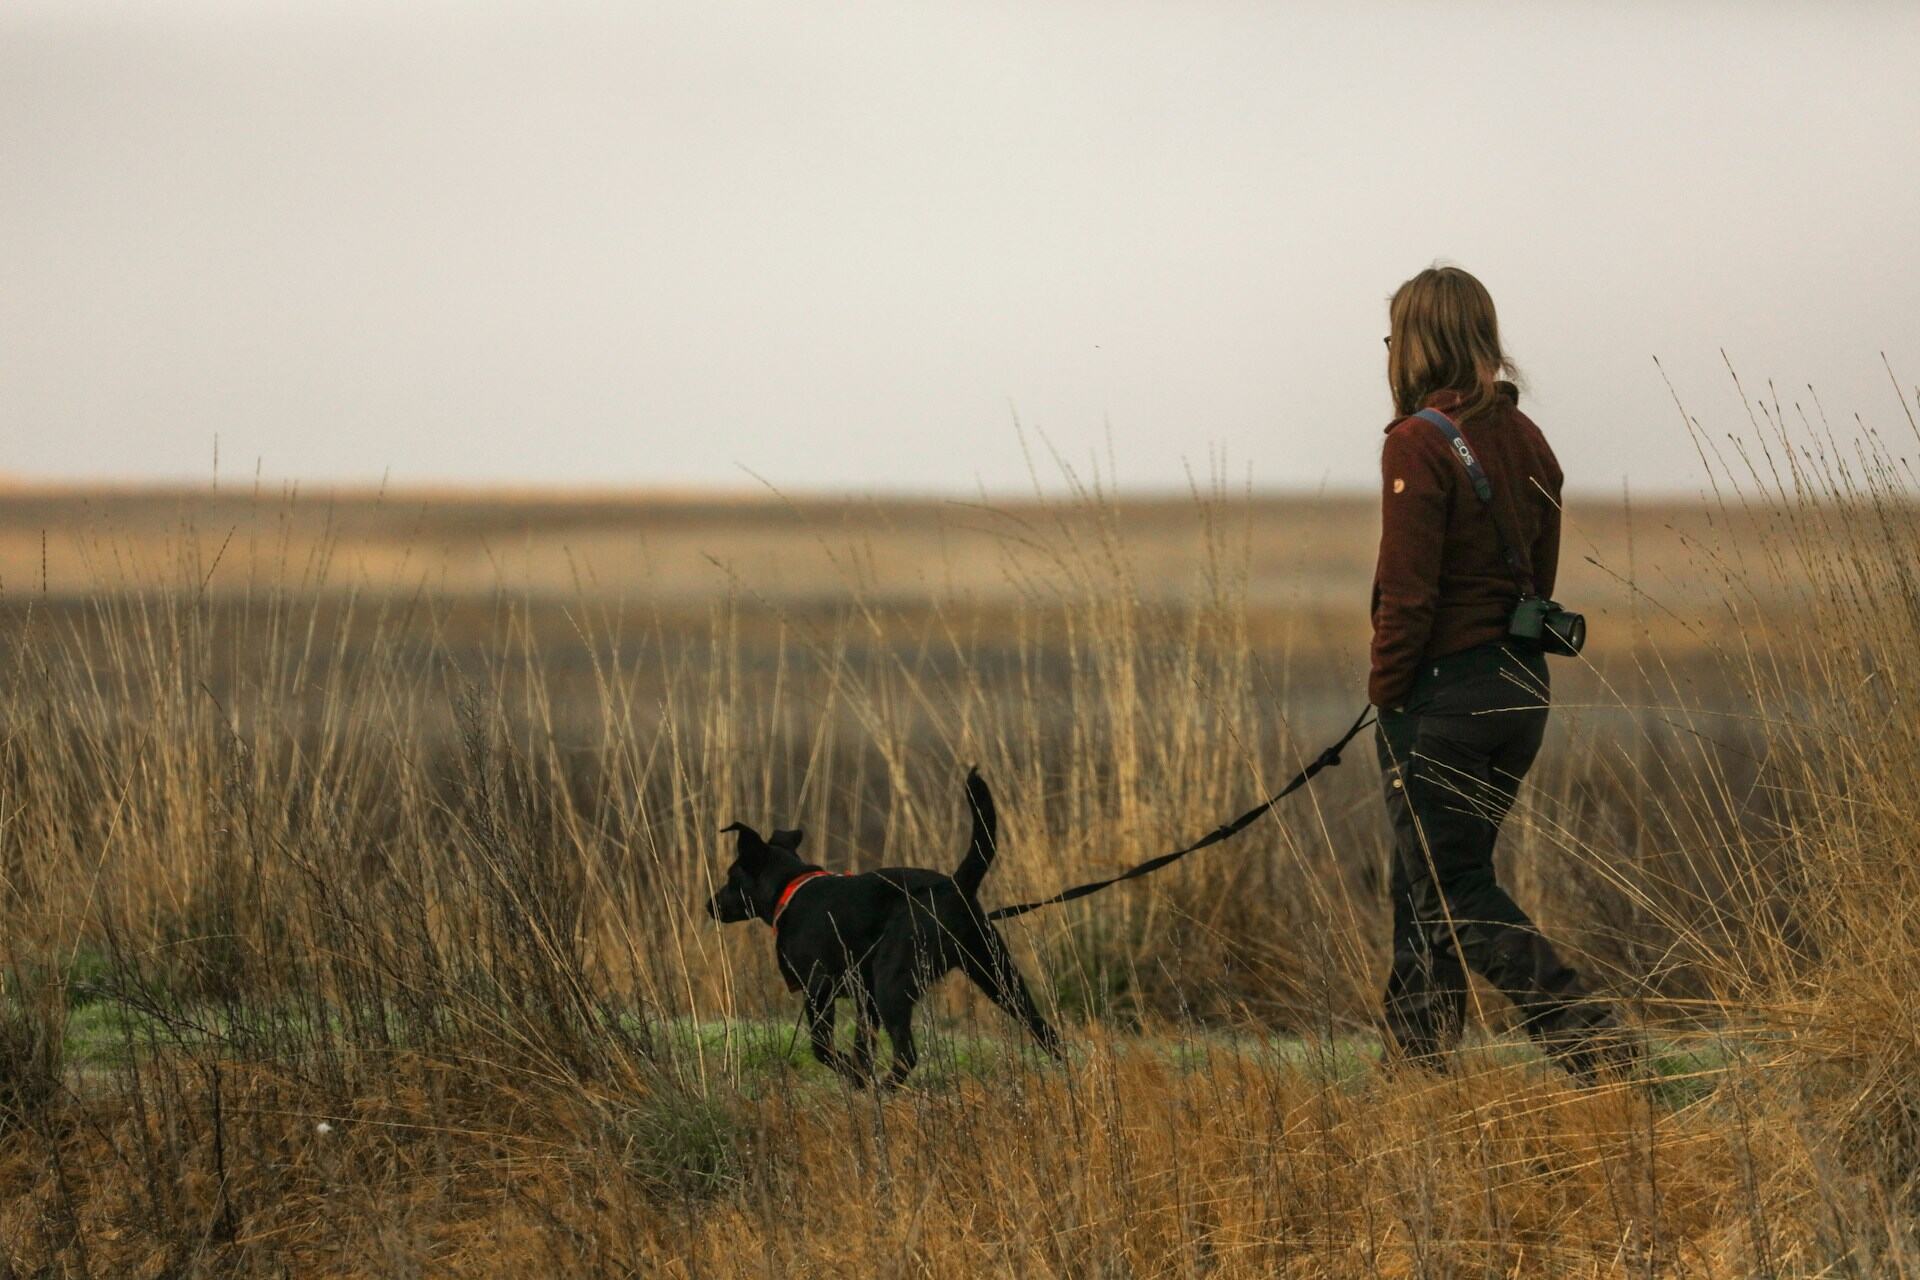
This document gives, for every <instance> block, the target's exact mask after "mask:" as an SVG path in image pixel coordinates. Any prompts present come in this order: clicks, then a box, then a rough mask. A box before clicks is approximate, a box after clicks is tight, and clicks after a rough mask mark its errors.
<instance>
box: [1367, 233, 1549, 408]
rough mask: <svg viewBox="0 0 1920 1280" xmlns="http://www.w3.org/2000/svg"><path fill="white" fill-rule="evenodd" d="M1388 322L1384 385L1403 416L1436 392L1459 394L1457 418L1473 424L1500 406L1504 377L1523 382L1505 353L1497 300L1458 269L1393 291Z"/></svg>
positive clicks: (1434, 270) (1429, 273)
mask: <svg viewBox="0 0 1920 1280" xmlns="http://www.w3.org/2000/svg"><path fill="white" fill-rule="evenodd" d="M1387 321H1388V325H1389V328H1390V333H1389V335H1388V342H1387V385H1388V386H1389V387H1390V388H1392V390H1393V407H1394V409H1395V411H1396V412H1398V413H1399V414H1401V415H1402V416H1403V417H1404V416H1405V415H1407V414H1410V413H1418V412H1419V411H1420V409H1421V407H1422V404H1423V403H1424V401H1425V400H1426V398H1427V397H1428V396H1430V395H1432V394H1433V393H1434V392H1436V391H1458V392H1459V393H1460V394H1461V395H1463V396H1464V397H1466V398H1465V399H1464V400H1462V401H1461V403H1460V407H1459V409H1458V411H1457V413H1456V416H1457V417H1460V418H1471V417H1473V416H1474V415H1475V414H1477V413H1481V412H1484V411H1485V410H1487V409H1490V408H1492V407H1493V405H1494V403H1495V402H1496V401H1497V400H1498V398H1499V392H1498V391H1497V390H1496V389H1495V383H1497V382H1498V381H1499V379H1500V376H1501V375H1502V374H1507V375H1509V376H1511V377H1518V371H1517V370H1515V368H1514V366H1513V361H1511V360H1509V359H1508V358H1507V354H1506V352H1504V351H1502V350H1501V349H1500V322H1499V319H1498V318H1497V317H1496V316H1495V315H1494V311H1493V296H1492V295H1491V294H1489V293H1488V292H1487V289H1486V286H1485V285H1483V284H1481V283H1480V282H1479V281H1478V280H1476V279H1474V278H1473V276H1472V275H1470V274H1469V273H1467V272H1465V271H1462V270H1461V269H1460V268H1459V267H1428V268H1427V269H1426V270H1425V271H1422V272H1421V273H1420V274H1419V275H1417V276H1415V277H1414V278H1413V279H1411V280H1409V281H1407V282H1406V283H1405V284H1403V285H1401V286H1400V287H1399V288H1398V289H1395V290H1394V291H1393V300H1392V301H1391V302H1390V303H1388V304H1387Z"/></svg>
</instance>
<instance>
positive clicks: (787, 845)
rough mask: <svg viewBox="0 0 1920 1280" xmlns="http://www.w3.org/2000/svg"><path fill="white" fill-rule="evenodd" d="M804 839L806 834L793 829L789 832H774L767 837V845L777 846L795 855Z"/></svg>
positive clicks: (798, 829) (796, 828)
mask: <svg viewBox="0 0 1920 1280" xmlns="http://www.w3.org/2000/svg"><path fill="white" fill-rule="evenodd" d="M806 838H807V833H806V832H804V831H802V830H800V828H798V827H795V828H794V829H793V830H791V831H776V832H774V833H773V834H772V835H771V836H769V837H767V843H768V844H777V845H779V846H780V847H781V848H782V849H785V850H786V851H787V852H788V853H797V852H799V849H800V842H801V841H802V840H805V839H806Z"/></svg>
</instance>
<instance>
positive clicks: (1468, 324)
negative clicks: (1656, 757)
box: [1368, 267, 1613, 1075]
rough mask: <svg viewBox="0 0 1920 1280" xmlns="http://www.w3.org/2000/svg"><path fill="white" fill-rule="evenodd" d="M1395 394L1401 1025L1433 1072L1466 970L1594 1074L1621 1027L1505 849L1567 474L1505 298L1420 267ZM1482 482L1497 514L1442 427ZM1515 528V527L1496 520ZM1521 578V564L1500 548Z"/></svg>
mask: <svg viewBox="0 0 1920 1280" xmlns="http://www.w3.org/2000/svg"><path fill="white" fill-rule="evenodd" d="M1388 315H1389V321H1390V325H1391V330H1392V331H1391V333H1389V335H1388V337H1387V383H1388V385H1389V386H1390V387H1391V388H1392V391H1393V401H1394V408H1395V410H1396V411H1397V414H1398V416H1397V417H1396V418H1395V420H1394V422H1393V423H1392V424H1391V425H1389V426H1388V428H1387V442H1386V447H1385V449H1384V451H1383V452H1382V454H1381V471H1382V480H1383V489H1382V494H1381V503H1382V519H1381V531H1380V560H1379V566H1378V568H1377V569H1376V571H1375V574H1374V583H1373V669H1372V674H1371V677H1370V679H1369V682H1368V698H1369V700H1370V701H1371V702H1372V703H1373V704H1374V705H1375V706H1376V707H1378V708H1379V716H1380V724H1379V729H1378V731H1377V733H1376V742H1377V746H1378V750H1379V755H1380V768H1381V772H1382V774H1383V775H1384V779H1385V784H1386V798H1387V811H1388V814H1389V815H1390V817H1391V818H1392V821H1393V831H1394V845H1395V850H1394V855H1395V856H1394V866H1393V876H1392V893H1393V968H1392V971H1391V972H1390V974H1389V975H1388V978H1387V990H1386V1019H1387V1028H1388V1030H1389V1032H1390V1033H1391V1035H1392V1037H1393V1040H1394V1042H1395V1044H1396V1045H1397V1047H1398V1048H1399V1050H1400V1051H1401V1053H1402V1054H1404V1055H1405V1056H1406V1057H1407V1058H1408V1059H1410V1060H1412V1061H1414V1062H1418V1063H1422V1064H1436V1063H1437V1062H1438V1061H1439V1060H1440V1055H1442V1054H1443V1053H1444V1052H1445V1051H1446V1050H1448V1049H1450V1048H1451V1047H1452V1046H1453V1044H1454V1042H1455V1041H1457V1040H1458V1038H1459V1035H1460V1030H1461V1025H1462V1023H1463V1021H1464V1019H1465V1015H1466V1006H1467V977H1466V970H1465V968H1463V962H1464V965H1465V966H1466V967H1470V968H1472V969H1473V970H1474V971H1475V972H1476V973H1478V974H1480V975H1481V976H1482V977H1484V978H1486V979H1487V980H1488V981H1489V982H1491V983H1492V984H1493V985H1494V986H1496V987H1498V988H1499V989H1500V990H1501V991H1502V992H1503V993H1505V994H1506V996H1507V997H1508V998H1509V999H1510V1000H1512V1001H1513V1002H1514V1004H1515V1005H1517V1006H1518V1007H1519V1009H1520V1012H1521V1016H1522V1020H1523V1022H1524V1024H1525V1026H1526V1028H1527V1031H1528V1032H1529V1033H1530V1034H1531V1035H1533V1036H1534V1037H1535V1038H1536V1039H1537V1040H1538V1041H1540V1043H1541V1044H1542V1046H1543V1047H1545V1048H1546V1049H1547V1050H1548V1051H1549V1052H1551V1053H1553V1054H1554V1055H1555V1056H1556V1057H1558V1058H1560V1059H1561V1060H1562V1061H1563V1062H1565V1063H1566V1064H1567V1065H1568V1066H1569V1067H1571V1068H1573V1069H1574V1070H1576V1071H1578V1072H1580V1073H1581V1074H1583V1075H1591V1074H1592V1073H1593V1072H1594V1071H1595V1070H1596V1069H1597V1068H1598V1067H1599V1066H1600V1065H1601V1064H1602V1060H1603V1055H1604V1054H1605V1053H1606V1052H1607V1047H1606V1041H1607V1040H1608V1039H1610V1037H1607V1036H1605V1035H1604V1034H1603V1033H1604V1032H1606V1031H1607V1030H1608V1029H1609V1028H1611V1027H1612V1025H1613V1019H1612V1015H1611V1013H1610V1012H1609V1011H1608V1009H1607V1008H1606V1006H1604V1005H1602V1004H1598V1003H1596V1002H1594V1001H1591V1000H1588V999H1584V998H1583V996H1584V991H1583V988H1582V984H1581V982H1580V980H1579V977H1578V975H1576V974H1575V973H1574V971H1573V970H1572V969H1571V968H1569V967H1568V966H1567V965H1566V964H1565V963H1563V962H1562V961H1561V959H1560V957H1559V956H1558V955H1557V954H1556V953H1555V952H1554V949H1553V947H1552V946H1551V945H1549V944H1548V942H1547V940H1546V939H1545V938H1543V937H1542V936H1541V935H1540V933H1539V931H1538V930H1537V929H1535V928H1534V925H1533V922H1532V921H1531V920H1529V919H1528V918H1527V915H1526V913H1525V912H1523V911H1522V910H1521V909H1520V908H1519V907H1518V906H1517V905H1516V904H1515V903H1514V901H1513V899H1512V898H1510V897H1509V896H1507V893H1506V890H1504V889H1503V888H1501V886H1500V884H1499V882H1498V881H1497V880H1496V878H1495V876H1494V869H1493V847H1494V841H1495V840H1496V839H1497V838H1498V836H1499V832H1500V822H1501V820H1502V819H1503V818H1505V817H1506V814H1507V811H1508V810H1509V809H1510V808H1512V806H1513V800H1514V795H1515V793H1516V792H1517V791H1518V789H1519V786H1520V780H1521V779H1522V778H1523V777H1525V776H1526V772H1527V769H1528V768H1529V767H1530V766H1531V765H1532V764H1533V760H1534V756H1535V755H1536V754H1537V753H1538V752H1539V750H1540V739H1541V736H1542V734H1543V733H1544V732H1545V729H1546V725H1547V706H1548V681H1547V660H1546V657H1545V655H1544V654H1542V653H1541V651H1540V649H1539V647H1538V646H1537V645H1534V644H1532V643H1529V642H1526V641H1513V640H1510V639H1509V638H1508V636H1507V624H1508V620H1509V618H1510V617H1511V615H1512V613H1513V607H1514V604H1515V602H1516V600H1517V599H1518V598H1519V595H1520V592H1521V587H1520V585H1518V583H1517V578H1516V574H1517V571H1519V570H1521V569H1522V568H1524V570H1525V571H1528V572H1530V574H1531V577H1532V579H1533V583H1532V585H1533V588H1534V590H1535V591H1536V592H1537V593H1538V594H1539V595H1542V596H1547V597H1549V598H1550V597H1551V595H1552V592H1553V580H1554V571H1555V568H1556V567H1557V561H1558V558H1559V552H1560V481H1561V474H1560V466H1559V464H1558V463H1557V462H1556V461H1555V460H1554V456H1553V450H1551V449H1550V448H1548V447H1547V441H1546V437H1544V436H1543V435H1541V433H1540V428H1538V427H1536V426H1535V425H1534V424H1533V422H1532V421H1531V420H1530V419H1529V418H1528V417H1527V416H1526V415H1525V414H1523V413H1521V412H1520V410H1519V393H1518V391H1517V390H1516V389H1515V386H1514V384H1513V383H1512V382H1507V381H1500V380H1499V379H1500V375H1501V374H1502V373H1512V372H1513V365H1512V362H1511V361H1510V360H1508V359H1507V356H1506V354H1505V353H1504V352H1502V351H1501V349H1500V333H1499V325H1498V322H1497V320H1496V318H1495V316H1494V310H1493V299H1492V298H1491V297H1489V296H1488V294H1487V291H1486V289H1485V288H1484V287H1483V286H1482V285H1481V284H1480V282H1479V281H1478V280H1476V279H1474V278H1473V277H1472V276H1471V275H1469V274H1467V273H1466V272H1465V271H1462V270H1460V269H1459V268H1457V267H1433V268H1430V269H1429V270H1426V271H1422V272H1421V273H1420V274H1419V275H1417V276H1415V277H1414V278H1413V279H1411V280H1409V281H1407V282H1406V283H1405V284H1403V285H1401V286H1400V288H1399V289H1397V290H1396V291H1395V292H1394V295H1393V301H1392V303H1391V305H1390V307H1389V311H1388ZM1423 409H1437V410H1439V411H1440V412H1441V413H1442V414H1444V415H1446V417H1447V418H1450V419H1451V420H1452V422H1453V423H1454V424H1455V426H1456V427H1457V428H1458V430H1459V432H1460V433H1461V435H1462V436H1464V437H1465V440H1466V442H1467V444H1468V445H1469V446H1470V447H1471V449H1472V452H1473V453H1474V454H1475V455H1476V456H1477V457H1478V459H1479V461H1480V465H1481V466H1482V467H1483V468H1484V469H1485V471H1486V473H1487V477H1488V479H1489V480H1490V481H1491V483H1492V488H1493V505H1492V511H1491V512H1490V511H1489V508H1488V507H1487V506H1485V505H1483V504H1482V502H1481V501H1480V499H1479V497H1478V496H1477V494H1476V493H1475V491H1474V487H1473V485H1472V483H1471V482H1470V480H1469V478H1468V474H1467V471H1466V468H1465V466H1464V464H1463V461H1462V459H1461V458H1460V457H1458V456H1457V455H1456V453H1455V450H1454V446H1453V444H1452V442H1451V441H1450V440H1449V439H1448V436H1447V433H1446V431H1445V429H1444V428H1443V427H1442V426H1441V425H1439V424H1437V423H1435V422H1433V421H1430V420H1429V419H1427V418H1424V417H1416V416H1413V415H1415V414H1417V413H1419V411H1421V410H1423ZM1495 517H1497V519H1498V520H1499V521H1500V525H1499V527H1496V525H1495V524H1494V518H1495ZM1503 533H1504V535H1505V537H1506V540H1507V545H1509V546H1511V547H1512V548H1513V549H1514V551H1515V554H1516V557H1517V558H1518V559H1519V560H1520V561H1522V562H1524V563H1523V565H1516V564H1514V563H1510V562H1509V560H1508V559H1507V557H1506V555H1505V554H1504V552H1503V550H1502V541H1501V539H1502V535H1503Z"/></svg>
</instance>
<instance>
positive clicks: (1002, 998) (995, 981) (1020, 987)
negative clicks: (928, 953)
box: [960, 925, 1063, 1058]
mask: <svg viewBox="0 0 1920 1280" xmlns="http://www.w3.org/2000/svg"><path fill="white" fill-rule="evenodd" d="M960 967H961V969H962V970H964V971H965V972H966V975H967V977H969V978H971V979H972V980H973V983H974V985H975V986H977V987H979V988H980V989H981V990H982V991H984V992H986V993H987V999H989V1000H991V1001H993V1002H994V1003H995V1004H997V1005H999V1006H1000V1008H1001V1009H1003V1010H1005V1011H1006V1014H1007V1016H1008V1017H1010V1018H1012V1019H1013V1020H1014V1021H1015V1022H1018V1023H1020V1024H1021V1025H1022V1026H1024V1027H1025V1028H1026V1029H1027V1030H1028V1032H1030V1033H1031V1034H1032V1036H1033V1038H1034V1039H1035V1040H1037V1041H1039V1043H1040V1047H1041V1048H1042V1049H1045V1050H1046V1051H1047V1052H1048V1053H1049V1054H1051V1055H1052V1056H1053V1057H1055V1058H1059V1057H1062V1056H1063V1054H1062V1052H1061V1049H1060V1033H1059V1032H1057V1031H1055V1030H1054V1029H1053V1027H1052V1025H1051V1024H1050V1023H1048V1021H1047V1020H1046V1019H1045V1018H1043V1017H1041V1016H1040V1007H1039V1006H1038V1005H1036V1004H1035V1003H1034V1002H1033V993H1032V992H1030V991H1028V990H1027V981H1026V979H1025V978H1022V977H1021V976H1020V970H1019V969H1018V968H1017V967H1016V966H1015V965H1014V963H1013V956H1012V955H1011V954H1010V953H1009V952H1008V951H1007V944H1006V943H1004V942H1002V941H1001V940H1000V935H999V934H997V933H995V932H994V930H993V926H992V925H982V926H981V928H980V932H979V933H978V935H977V936H976V937H975V938H974V939H973V941H972V943H971V945H969V946H966V947H963V948H961V950H960Z"/></svg>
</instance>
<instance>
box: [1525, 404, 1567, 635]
mask: <svg viewBox="0 0 1920 1280" xmlns="http://www.w3.org/2000/svg"><path fill="white" fill-rule="evenodd" d="M1545 443H1546V442H1545V441H1542V442H1541V446H1542V448H1545ZM1542 461H1543V463H1544V464H1545V466H1544V468H1543V469H1544V470H1545V471H1546V474H1545V475H1543V476H1541V477H1540V480H1539V487H1540V489H1541V490H1542V491H1543V492H1536V493H1535V494H1533V495H1532V496H1533V499H1534V500H1535V501H1536V502H1539V503H1540V504H1541V506H1542V508H1543V510H1542V511H1541V513H1540V534H1539V536H1538V537H1536V538H1535V539H1534V540H1533V546H1532V547H1530V548H1529V549H1528V553H1527V564H1528V565H1529V566H1531V567H1532V569H1533V589H1534V590H1535V591H1537V592H1539V593H1540V594H1541V595H1543V596H1545V597H1546V598H1547V599H1549V600H1551V599H1553V584H1554V580H1555V579H1556V578H1558V577H1559V575H1560V484H1561V474H1560V464H1559V462H1558V461H1556V460H1555V458H1554V456H1553V454H1552V452H1551V451H1548V452H1547V454H1546V456H1545V457H1544V458H1543V459H1542ZM1528 483H1529V485H1531V483H1532V482H1531V481H1529V482H1528Z"/></svg>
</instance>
